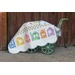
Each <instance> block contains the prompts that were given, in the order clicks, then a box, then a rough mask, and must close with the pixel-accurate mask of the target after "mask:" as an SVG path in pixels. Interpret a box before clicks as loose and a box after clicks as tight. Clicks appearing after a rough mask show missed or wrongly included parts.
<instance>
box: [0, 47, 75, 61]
mask: <svg viewBox="0 0 75 75" xmlns="http://www.w3.org/2000/svg"><path fill="white" fill-rule="evenodd" d="M0 62H75V47H74V46H69V47H67V48H64V47H57V48H56V49H55V51H54V53H53V54H51V55H45V54H43V53H40V52H38V53H34V54H28V53H19V54H10V53H8V51H0Z"/></svg>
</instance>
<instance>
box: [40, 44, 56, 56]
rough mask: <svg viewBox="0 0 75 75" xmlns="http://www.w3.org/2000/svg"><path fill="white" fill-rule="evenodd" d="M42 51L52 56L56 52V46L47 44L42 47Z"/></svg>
mask: <svg viewBox="0 0 75 75" xmlns="http://www.w3.org/2000/svg"><path fill="white" fill-rule="evenodd" d="M41 50H42V52H43V53H44V54H47V55H50V54H52V53H53V52H54V50H55V45H54V44H49V43H48V44H47V45H45V46H43V47H41Z"/></svg>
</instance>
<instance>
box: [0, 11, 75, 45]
mask: <svg viewBox="0 0 75 75" xmlns="http://www.w3.org/2000/svg"><path fill="white" fill-rule="evenodd" d="M64 17H65V18H68V19H69V21H64V22H63V24H62V28H61V29H62V36H61V37H60V38H59V39H58V41H57V46H64V45H65V46H68V45H75V29H74V28H75V13H71V12H15V13H14V12H11V13H10V12H9V13H8V42H9V41H10V39H11V38H12V37H13V36H14V34H15V33H16V32H17V30H18V29H19V28H20V27H21V25H22V24H23V23H24V22H27V21H34V20H45V21H48V22H50V23H52V24H54V25H56V26H57V24H58V22H59V20H60V19H61V18H64ZM0 35H1V34H0Z"/></svg>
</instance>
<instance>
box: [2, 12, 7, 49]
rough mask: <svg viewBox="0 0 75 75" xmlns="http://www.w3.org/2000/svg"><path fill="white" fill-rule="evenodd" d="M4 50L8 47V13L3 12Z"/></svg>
mask: <svg viewBox="0 0 75 75" xmlns="http://www.w3.org/2000/svg"><path fill="white" fill-rule="evenodd" d="M2 36H3V37H2V39H3V40H2V42H3V43H2V50H6V49H7V13H5V12H3V13H2Z"/></svg>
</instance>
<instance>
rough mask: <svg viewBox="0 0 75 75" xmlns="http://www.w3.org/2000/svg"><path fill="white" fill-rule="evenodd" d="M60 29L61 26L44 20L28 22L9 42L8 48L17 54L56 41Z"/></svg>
mask: <svg viewBox="0 0 75 75" xmlns="http://www.w3.org/2000/svg"><path fill="white" fill-rule="evenodd" d="M59 31H60V29H59V28H57V27H56V26H54V25H52V24H50V23H48V22H46V21H43V20H41V21H32V22H26V23H24V24H23V25H22V27H21V28H20V29H19V30H18V32H17V33H16V35H15V36H14V37H13V38H12V40H11V41H10V42H9V44H8V50H9V52H10V53H12V54H16V53H19V52H20V51H22V52H25V51H27V50H28V49H34V48H36V47H37V46H44V45H46V44H47V43H56V41H57V38H58V37H57V35H60V34H59V33H58V32H59Z"/></svg>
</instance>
